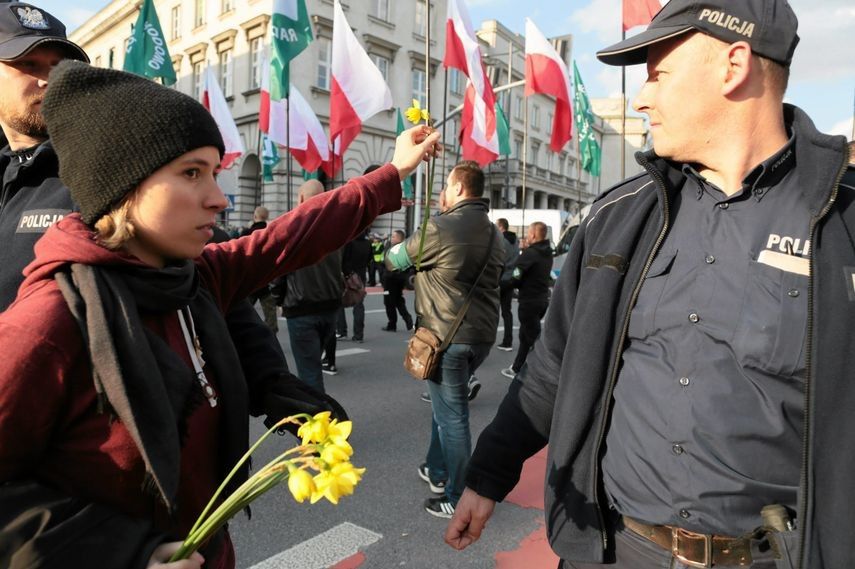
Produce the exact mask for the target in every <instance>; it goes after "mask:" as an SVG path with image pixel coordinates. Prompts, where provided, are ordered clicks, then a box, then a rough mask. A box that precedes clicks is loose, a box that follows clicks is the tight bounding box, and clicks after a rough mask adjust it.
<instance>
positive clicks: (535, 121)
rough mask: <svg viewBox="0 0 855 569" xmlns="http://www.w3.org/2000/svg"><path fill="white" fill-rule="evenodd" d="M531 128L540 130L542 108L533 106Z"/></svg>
mask: <svg viewBox="0 0 855 569" xmlns="http://www.w3.org/2000/svg"><path fill="white" fill-rule="evenodd" d="M531 128H534V129H539V128H540V107H538V106H537V105H533V106H532V109H531Z"/></svg>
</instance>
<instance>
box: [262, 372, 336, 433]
mask: <svg viewBox="0 0 855 569" xmlns="http://www.w3.org/2000/svg"><path fill="white" fill-rule="evenodd" d="M324 411H329V412H330V413H331V414H332V418H333V419H338V420H339V421H347V420H348V417H347V412H346V411H345V410H344V407H342V406H341V405H339V402H338V401H336V400H335V399H333V398H332V397H330V396H329V395H327V394H326V393H321V392H320V391H318V390H316V389H314V388H312V387H310V386H308V385H306V384H305V383H304V382H302V381H300V379H299V378H298V377H297V376H295V375H292V374H290V373H289V374H281V375H280V376H279V377H278V378H277V379H276V380H275V381H274V382H272V384H271V385H270V388H269V389H268V390H267V393H266V394H265V395H264V412H265V413H266V414H267V418H266V419H264V425H265V426H266V427H267V428H268V429H269V428H270V427H272V426H273V425H275V424H276V423H278V422H279V421H280V420H281V419H283V418H284V417H288V416H289V415H296V414H298V413H308V414H309V415H315V414H317V413H322V412H324ZM299 428H300V426H299V425H295V424H293V423H290V424H288V425H286V426H285V427H283V429H280V430H279V431H277V432H278V433H279V434H280V435H281V434H284V433H283V430H287V431H289V432H291V433H292V434H294V435H296V434H297V429H299Z"/></svg>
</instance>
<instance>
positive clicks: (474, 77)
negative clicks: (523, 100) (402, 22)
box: [442, 0, 499, 166]
mask: <svg viewBox="0 0 855 569" xmlns="http://www.w3.org/2000/svg"><path fill="white" fill-rule="evenodd" d="M445 38H446V39H445V57H444V59H443V62H442V63H443V65H445V66H446V67H453V68H455V69H458V70H460V71H461V72H462V73H463V74H464V75H466V76H467V77H468V78H469V86H467V88H466V96H465V98H464V100H463V115H462V116H461V141H460V144H461V146H462V149H463V158H464V159H466V160H475V161H476V162H478V163H479V164H480V165H481V166H486V165H487V164H489V163H490V162H492V161H494V160H496V159H497V158H498V157H499V136H498V133H497V131H496V108H495V105H496V96H495V95H494V94H493V87H492V86H491V85H490V80H489V78H488V77H487V72H486V70H485V69H484V65H483V63H482V62H481V48H480V46H479V45H478V40H477V39H476V37H475V32H474V31H473V28H472V23H471V22H470V20H469V14H468V13H467V11H466V7H465V6H464V5H463V0H448V19H447V20H446V22H445ZM470 91H471V92H470Z"/></svg>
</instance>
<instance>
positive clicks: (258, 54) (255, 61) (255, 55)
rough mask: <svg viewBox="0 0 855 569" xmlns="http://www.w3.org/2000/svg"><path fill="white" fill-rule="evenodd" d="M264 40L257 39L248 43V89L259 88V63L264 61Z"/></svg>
mask: <svg viewBox="0 0 855 569" xmlns="http://www.w3.org/2000/svg"><path fill="white" fill-rule="evenodd" d="M263 53H264V38H262V37H257V38H254V39H252V40H250V42H249V88H250V89H259V88H260V87H261V62H262V61H263V60H264V58H263V57H262V54H263Z"/></svg>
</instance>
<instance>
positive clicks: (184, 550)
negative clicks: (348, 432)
mask: <svg viewBox="0 0 855 569" xmlns="http://www.w3.org/2000/svg"><path fill="white" fill-rule="evenodd" d="M311 418H312V417H311V416H310V415H308V414H306V413H301V414H299V415H293V416H291V417H287V418H285V419H283V420H281V421H279V422H278V423H276V424H275V425H273V426H272V427H271V428H270V429H268V431H267V432H266V433H264V434H263V435H261V437H259V439H258V440H257V441H256V442H255V444H254V445H252V446H251V447H250V448H249V450H247V451H246V453H244V455H243V456H242V457H241V459H240V460H239V461H238V462H237V464H235V466H234V468H232V470H231V472H229V474H228V476H226V478H225V480H223V482H222V483H221V484H220V486H219V488H217V491H216V492H214V495H213V496H212V497H211V499H210V500H209V501H208V504H207V505H206V506H205V509H204V510H202V513H201V514H200V515H199V517H198V519H196V523H195V524H193V527H192V528H191V529H190V533H189V534H188V535H187V539H186V540H185V541H184V544H183V545H182V546H181V547H180V548H179V549H178V551H176V552H175V554H174V555H173V556H172V558H171V559H170V561H180V560H182V559H187V557H189V556H190V554H191V553H193V552H194V551H195V550H196V549H198V547H199V543H200V542H198V541H197V540H198V539H200V538H201V537H202V536H209V535H212V534H206V533H201V532H197V530H199V529H200V528H201V526H203V525H205V524H204V522H205V521H206V516H207V515H208V512H210V511H211V508H213V507H214V504H215V503H216V502H217V498H219V496H220V494H222V492H223V490H225V488H226V486H227V485H228V483H229V481H231V479H232V478H233V477H234V475H235V474H237V472H238V470H240V467H241V466H242V465H243V464H244V463H245V462H246V461H247V460H249V457H250V456H252V453H253V452H255V450H256V449H257V448H258V447H259V446H261V444H262V443H263V442H264V441H265V440H266V439H267V437H269V436H270V434H271V433H273V432H274V431H276V430H277V429H279V428H280V427H282V425H285V424H287V423H293V422H296V421H297V419H304V420H310V419H311ZM276 460H278V457H277V459H274V461H272V462H275V461H276ZM268 464H270V463H268ZM262 470H263V469H262ZM253 478H254V476H252V477H250V478H249V479H248V480H247V481H246V482H244V483H243V484H242V485H241V486H240V488H238V489H237V490H235V492H234V493H233V494H232V495H231V496H229V498H228V499H227V500H226V501H225V502H224V503H223V504H222V505H221V508H222V506H225V505H226V504H232V503H235V502H237V503H240V496H241V493H242V490H245V488H246V487H247V485H251V484H254V482H251V481H252V480H253ZM256 481H257V480H256ZM233 499H234V500H233ZM248 503H249V502H247V503H246V504H248ZM244 507H245V505H244ZM242 509H243V507H241V508H238V509H237V510H234V512H233V513H232V514H231V515H230V516H228V517H225V518H223V519H222V522H221V523H220V524H219V526H222V524H223V523H225V522H226V521H228V520H229V519H231V517H232V516H234V515H235V514H236V513H237V512H239V511H240V510H242ZM216 511H220V508H217V510H216ZM212 517H213V516H212ZM219 526H217V527H219Z"/></svg>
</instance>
